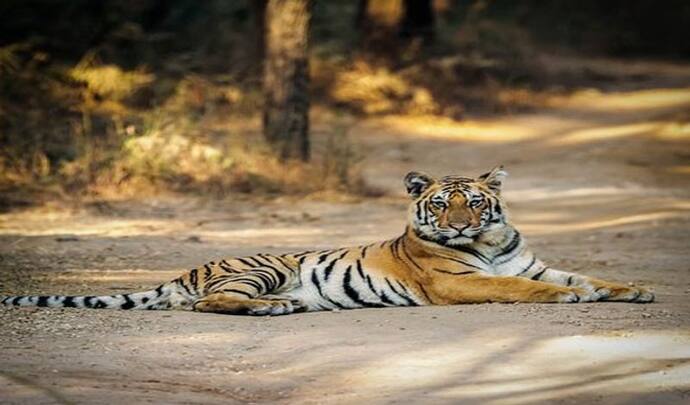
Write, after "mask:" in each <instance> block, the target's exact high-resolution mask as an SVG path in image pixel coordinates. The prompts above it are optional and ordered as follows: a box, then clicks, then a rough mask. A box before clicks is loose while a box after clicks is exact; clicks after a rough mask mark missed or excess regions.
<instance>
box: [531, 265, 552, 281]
mask: <svg viewBox="0 0 690 405" xmlns="http://www.w3.org/2000/svg"><path fill="white" fill-rule="evenodd" d="M546 269H548V267H544V268H543V269H541V271H540V272H539V273H537V274H535V275H533V276H532V277H530V279H531V280H539V278H540V277H541V275H542V274H544V272H545V271H546Z"/></svg>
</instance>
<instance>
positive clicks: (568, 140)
mask: <svg viewBox="0 0 690 405" xmlns="http://www.w3.org/2000/svg"><path fill="white" fill-rule="evenodd" d="M660 127H661V124H660V123H658V122H643V123H639V124H629V125H618V126H610V127H600V128H591V129H582V130H576V131H572V132H570V133H568V134H567V135H565V136H563V137H559V138H555V139H553V140H551V142H553V143H555V144H557V145H570V144H577V143H582V142H593V141H601V140H608V139H620V138H624V137H628V136H635V135H640V134H645V133H651V132H653V131H656V130H658V129H659V128H660Z"/></svg>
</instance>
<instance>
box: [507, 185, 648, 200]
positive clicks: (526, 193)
mask: <svg viewBox="0 0 690 405" xmlns="http://www.w3.org/2000/svg"><path fill="white" fill-rule="evenodd" d="M641 193H649V189H643V188H640V187H626V188H621V187H573V188H567V189H555V188H522V189H520V190H507V191H506V192H505V195H506V197H507V198H508V200H514V201H541V200H554V199H558V198H577V197H588V198H590V197H594V196H597V197H600V196H607V197H610V196H616V197H620V196H623V195H635V194H637V195H640V194H641Z"/></svg>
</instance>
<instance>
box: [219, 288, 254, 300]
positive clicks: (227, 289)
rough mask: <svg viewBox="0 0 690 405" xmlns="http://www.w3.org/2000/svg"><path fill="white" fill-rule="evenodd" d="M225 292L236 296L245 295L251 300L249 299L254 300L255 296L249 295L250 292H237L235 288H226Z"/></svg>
mask: <svg viewBox="0 0 690 405" xmlns="http://www.w3.org/2000/svg"><path fill="white" fill-rule="evenodd" d="M223 292H231V293H236V294H242V295H244V296H245V297H247V298H249V299H251V298H254V296H253V295H251V294H249V293H248V292H246V291H242V290H237V289H235V288H226V289H224V290H223Z"/></svg>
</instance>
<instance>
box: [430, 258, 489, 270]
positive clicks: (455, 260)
mask: <svg viewBox="0 0 690 405" xmlns="http://www.w3.org/2000/svg"><path fill="white" fill-rule="evenodd" d="M437 256H438V257H440V258H442V259H446V260H450V261H452V262H456V263H460V264H463V265H465V266H467V267H472V268H475V269H477V270H484V268H483V267H481V266H477V265H475V264H472V263H469V262H466V261H464V260H462V259H458V258H455V257H449V256H443V255H437Z"/></svg>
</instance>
